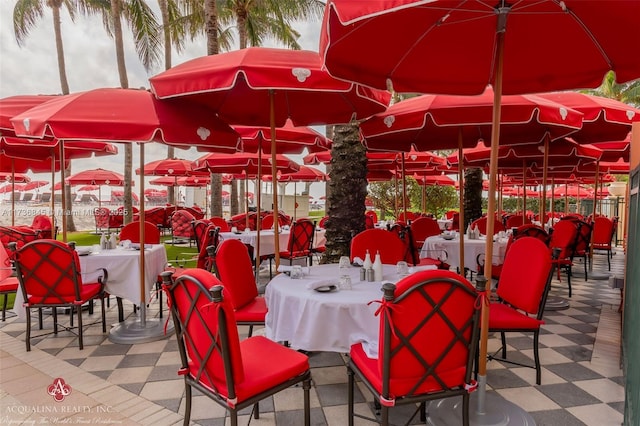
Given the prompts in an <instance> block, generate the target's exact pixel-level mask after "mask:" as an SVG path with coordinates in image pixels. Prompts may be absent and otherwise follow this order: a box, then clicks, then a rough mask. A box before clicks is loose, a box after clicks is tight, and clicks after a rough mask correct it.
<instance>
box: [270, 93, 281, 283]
mask: <svg viewBox="0 0 640 426" xmlns="http://www.w3.org/2000/svg"><path fill="white" fill-rule="evenodd" d="M269 110H270V111H269V124H270V125H271V182H272V186H273V190H272V191H271V192H273V225H274V226H273V245H274V247H275V251H276V253H275V258H276V273H277V271H278V267H279V266H280V236H279V234H280V220H279V218H278V215H279V214H278V185H277V183H276V182H277V180H276V179H277V177H278V165H277V163H276V160H277V158H276V115H275V114H276V112H275V99H274V93H273V89H269Z"/></svg>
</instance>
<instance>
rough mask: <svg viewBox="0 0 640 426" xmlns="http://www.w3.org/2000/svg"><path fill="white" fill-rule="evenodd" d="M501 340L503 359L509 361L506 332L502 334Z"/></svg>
mask: <svg viewBox="0 0 640 426" xmlns="http://www.w3.org/2000/svg"><path fill="white" fill-rule="evenodd" d="M500 340H501V342H502V358H503V359H507V336H506V334H505V332H504V331H501V332H500Z"/></svg>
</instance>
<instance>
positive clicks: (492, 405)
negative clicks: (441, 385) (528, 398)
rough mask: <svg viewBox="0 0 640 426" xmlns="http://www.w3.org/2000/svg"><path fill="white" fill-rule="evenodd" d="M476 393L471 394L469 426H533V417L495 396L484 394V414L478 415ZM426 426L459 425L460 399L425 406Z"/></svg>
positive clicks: (442, 400) (434, 402) (440, 401)
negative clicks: (426, 414)
mask: <svg viewBox="0 0 640 426" xmlns="http://www.w3.org/2000/svg"><path fill="white" fill-rule="evenodd" d="M478 393H479V392H477V391H476V392H474V393H472V394H471V400H470V403H469V424H470V425H478V426H489V425H495V426H498V425H500V426H508V425H509V426H515V425H523V426H535V424H536V422H535V420H533V417H531V415H530V414H529V413H527V412H526V411H524V410H523V409H522V408H520V407H519V406H517V405H515V404H513V403H512V402H509V401H507V400H505V399H503V398H500V397H499V396H497V395H494V394H490V393H487V394H485V398H486V400H485V410H484V411H485V412H484V413H478ZM427 413H428V417H427V424H428V425H461V424H462V398H445V399H439V400H437V401H433V402H431V403H430V404H429V405H428V406H427Z"/></svg>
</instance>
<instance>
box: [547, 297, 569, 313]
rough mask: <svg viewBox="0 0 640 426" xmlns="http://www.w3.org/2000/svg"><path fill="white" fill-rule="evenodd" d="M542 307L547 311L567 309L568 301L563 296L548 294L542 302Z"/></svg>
mask: <svg viewBox="0 0 640 426" xmlns="http://www.w3.org/2000/svg"><path fill="white" fill-rule="evenodd" d="M544 309H545V310H547V311H563V310H565V309H569V301H568V300H567V299H565V298H564V297H558V296H549V297H547V302H546V303H545V304H544Z"/></svg>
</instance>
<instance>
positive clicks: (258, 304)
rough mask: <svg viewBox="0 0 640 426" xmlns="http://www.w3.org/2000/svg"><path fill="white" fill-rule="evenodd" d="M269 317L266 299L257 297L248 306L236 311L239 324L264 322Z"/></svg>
mask: <svg viewBox="0 0 640 426" xmlns="http://www.w3.org/2000/svg"><path fill="white" fill-rule="evenodd" d="M266 315H267V302H266V300H265V298H264V297H256V298H255V299H253V300H252V301H250V302H249V303H247V304H246V305H244V306H242V307H240V308H238V309H236V321H238V322H264V318H265V316H266Z"/></svg>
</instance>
